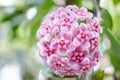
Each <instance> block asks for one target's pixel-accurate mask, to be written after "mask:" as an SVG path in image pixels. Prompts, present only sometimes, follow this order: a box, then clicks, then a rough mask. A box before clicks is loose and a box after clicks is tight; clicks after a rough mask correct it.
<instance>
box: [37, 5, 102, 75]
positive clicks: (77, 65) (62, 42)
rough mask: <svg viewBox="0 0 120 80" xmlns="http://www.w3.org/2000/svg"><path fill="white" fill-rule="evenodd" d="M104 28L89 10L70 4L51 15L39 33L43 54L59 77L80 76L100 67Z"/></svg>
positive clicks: (40, 50) (42, 24) (43, 57)
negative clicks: (95, 67) (100, 48)
mask: <svg viewBox="0 0 120 80" xmlns="http://www.w3.org/2000/svg"><path fill="white" fill-rule="evenodd" d="M101 31H102V28H101V27H100V25H99V21H98V19H97V18H93V14H92V13H90V12H88V11H87V9H86V8H84V7H82V8H78V7H77V6H75V5H73V6H71V5H69V6H67V7H65V8H63V7H61V8H59V9H58V10H57V11H56V12H53V13H52V14H49V15H47V16H46V17H45V18H44V20H43V21H42V23H41V25H40V28H39V29H38V31H37V34H36V37H37V39H38V40H39V41H38V44H37V46H38V49H39V55H40V57H41V58H42V59H43V60H44V62H45V63H46V64H47V65H48V66H49V67H50V70H51V71H52V72H53V73H55V74H57V75H59V76H72V75H79V74H81V73H84V72H89V71H91V68H92V67H94V66H95V65H97V63H98V61H99V59H100V57H101V53H100V50H99V35H100V33H101Z"/></svg>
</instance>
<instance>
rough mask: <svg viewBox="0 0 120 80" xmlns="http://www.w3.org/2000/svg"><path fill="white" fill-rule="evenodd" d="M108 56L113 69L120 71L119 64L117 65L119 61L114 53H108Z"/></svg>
mask: <svg viewBox="0 0 120 80" xmlns="http://www.w3.org/2000/svg"><path fill="white" fill-rule="evenodd" d="M109 56H110V61H111V63H112V65H113V66H114V67H115V69H116V70H117V71H120V66H119V63H120V59H119V58H117V57H116V56H115V55H114V53H109Z"/></svg>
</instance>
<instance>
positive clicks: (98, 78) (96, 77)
mask: <svg viewBox="0 0 120 80" xmlns="http://www.w3.org/2000/svg"><path fill="white" fill-rule="evenodd" d="M103 79H104V71H101V70H98V71H97V72H95V75H94V79H93V80H103Z"/></svg>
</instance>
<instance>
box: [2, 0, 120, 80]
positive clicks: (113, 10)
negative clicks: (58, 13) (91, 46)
mask: <svg viewBox="0 0 120 80" xmlns="http://www.w3.org/2000/svg"><path fill="white" fill-rule="evenodd" d="M93 1H94V0H0V80H59V79H53V78H48V77H50V76H51V75H50V74H49V73H47V70H48V68H47V67H46V66H45V65H43V63H42V61H41V59H40V58H39V55H38V54H37V47H36V42H37V40H36V31H37V29H38V27H39V25H40V22H41V21H42V19H43V18H44V16H45V15H46V14H48V13H49V12H51V11H54V10H56V9H57V8H59V7H61V6H66V5H69V4H74V5H77V6H78V7H81V6H84V7H86V8H88V9H89V11H91V12H93V13H94V14H96V12H95V11H96V10H95V5H96V4H94V2H93ZM97 1H98V2H99V7H100V11H101V17H102V23H101V25H102V27H103V33H102V34H101V41H100V49H101V51H102V52H103V57H102V58H101V60H100V62H99V64H98V65H97V66H96V67H95V68H94V70H95V72H94V74H95V77H94V80H95V79H97V78H96V77H99V79H97V80H120V0H97ZM98 70H103V71H104V79H103V78H100V76H101V74H102V73H99V72H100V71H99V72H98ZM96 75H97V76H96ZM102 77H103V76H102ZM68 80H70V79H68ZM71 80H73V79H71Z"/></svg>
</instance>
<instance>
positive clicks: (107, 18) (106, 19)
mask: <svg viewBox="0 0 120 80" xmlns="http://www.w3.org/2000/svg"><path fill="white" fill-rule="evenodd" d="M101 12H102V15H101V16H102V19H103V21H102V25H103V26H104V27H107V28H109V29H112V26H113V21H112V17H111V15H110V13H109V12H108V11H107V10H106V9H103V8H102V10H101Z"/></svg>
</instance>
